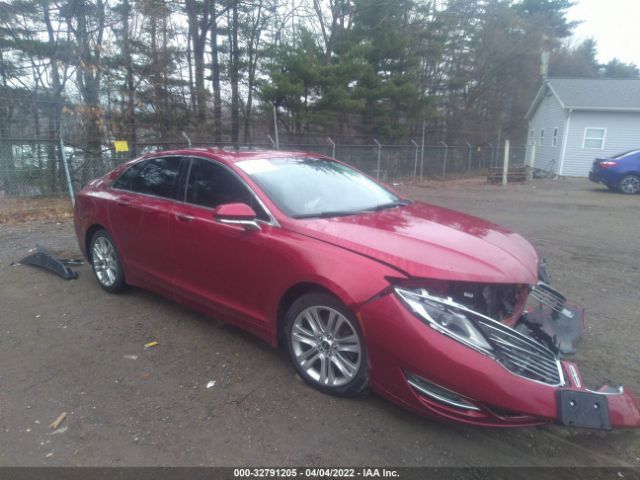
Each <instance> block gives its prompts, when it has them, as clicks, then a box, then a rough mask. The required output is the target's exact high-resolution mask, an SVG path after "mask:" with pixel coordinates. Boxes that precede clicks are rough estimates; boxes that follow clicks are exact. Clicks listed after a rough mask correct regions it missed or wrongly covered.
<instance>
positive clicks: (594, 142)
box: [582, 128, 607, 150]
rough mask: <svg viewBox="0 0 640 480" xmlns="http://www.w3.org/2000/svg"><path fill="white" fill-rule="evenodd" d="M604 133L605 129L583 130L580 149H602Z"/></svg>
mask: <svg viewBox="0 0 640 480" xmlns="http://www.w3.org/2000/svg"><path fill="white" fill-rule="evenodd" d="M606 133H607V129H606V128H585V129H584V142H583V143H582V148H594V149H598V150H602V149H603V148H604V137H605V135H606Z"/></svg>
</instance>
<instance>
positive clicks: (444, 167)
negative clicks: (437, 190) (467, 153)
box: [440, 141, 449, 180]
mask: <svg viewBox="0 0 640 480" xmlns="http://www.w3.org/2000/svg"><path fill="white" fill-rule="evenodd" d="M440 143H442V145H444V158H443V161H442V179H443V180H444V179H445V178H447V159H448V158H447V157H448V156H449V145H447V144H446V143H444V141H441V142H440Z"/></svg>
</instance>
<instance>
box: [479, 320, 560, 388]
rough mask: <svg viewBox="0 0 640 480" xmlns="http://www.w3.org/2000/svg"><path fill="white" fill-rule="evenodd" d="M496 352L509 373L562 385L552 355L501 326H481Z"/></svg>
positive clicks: (555, 358)
mask: <svg viewBox="0 0 640 480" xmlns="http://www.w3.org/2000/svg"><path fill="white" fill-rule="evenodd" d="M479 323H480V324H481V326H482V329H483V330H484V332H485V334H486V335H487V336H488V338H489V341H490V342H491V344H492V345H493V346H494V348H495V349H496V351H497V358H498V361H500V363H502V364H503V365H504V366H505V367H506V368H507V369H508V370H509V371H511V372H513V373H515V374H517V375H520V376H522V377H525V378H528V379H530V380H535V381H538V382H542V383H545V384H548V385H561V384H562V383H563V379H562V373H561V370H560V364H559V362H558V359H557V357H556V356H555V354H554V353H553V352H551V351H550V350H548V349H547V348H545V347H544V346H542V345H541V344H539V343H537V342H535V341H532V340H529V339H528V338H527V337H525V336H523V335H520V334H518V333H517V332H516V331H514V330H511V329H507V328H504V327H502V326H500V325H498V324H490V323H488V322H484V321H481V322H479Z"/></svg>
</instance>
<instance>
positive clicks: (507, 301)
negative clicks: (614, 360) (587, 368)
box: [447, 282, 585, 355]
mask: <svg viewBox="0 0 640 480" xmlns="http://www.w3.org/2000/svg"><path fill="white" fill-rule="evenodd" d="M447 295H448V296H450V297H451V298H452V299H453V300H454V301H455V302H457V303H460V304H462V305H464V306H466V307H467V308H469V309H471V310H473V311H475V312H478V313H480V314H482V315H485V316H487V317H490V318H492V319H494V320H497V321H499V322H501V323H504V324H505V325H509V326H510V327H513V328H515V329H516V330H518V331H519V332H520V333H523V334H525V335H527V336H528V337H531V338H533V339H535V340H537V341H538V342H540V343H542V344H543V345H545V346H546V347H547V348H549V349H550V350H552V351H554V352H556V353H557V354H562V355H567V354H570V353H574V352H575V348H574V346H573V343H574V341H575V340H576V339H577V338H578V337H580V336H581V335H582V333H583V332H584V328H585V325H584V309H582V308H581V307H579V306H577V305H572V304H569V303H568V302H567V300H566V298H565V297H564V295H562V294H561V293H560V292H558V291H557V290H555V289H553V288H552V287H551V286H549V285H548V284H547V283H544V282H538V283H537V284H536V285H534V286H530V285H522V284H519V285H500V284H477V283H467V282H454V283H451V284H450V286H449V290H448V293H447Z"/></svg>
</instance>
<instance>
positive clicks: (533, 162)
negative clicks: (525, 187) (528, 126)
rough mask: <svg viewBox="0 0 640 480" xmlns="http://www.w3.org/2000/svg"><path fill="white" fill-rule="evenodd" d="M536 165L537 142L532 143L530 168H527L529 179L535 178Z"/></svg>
mask: <svg viewBox="0 0 640 480" xmlns="http://www.w3.org/2000/svg"><path fill="white" fill-rule="evenodd" d="M535 166H536V142H533V143H532V144H531V154H530V155H529V168H528V169H527V180H531V179H532V178H533V169H534V168H535Z"/></svg>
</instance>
